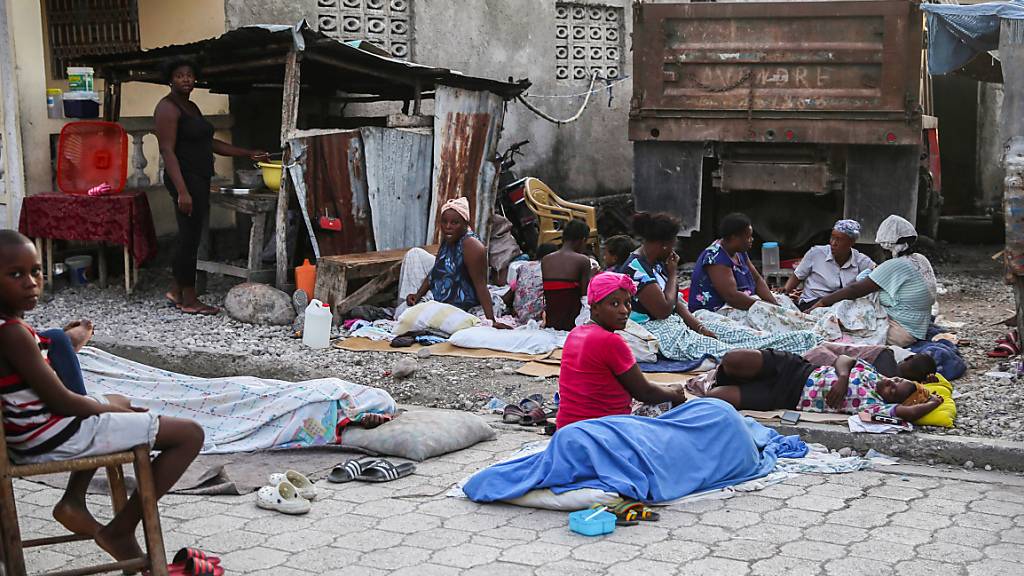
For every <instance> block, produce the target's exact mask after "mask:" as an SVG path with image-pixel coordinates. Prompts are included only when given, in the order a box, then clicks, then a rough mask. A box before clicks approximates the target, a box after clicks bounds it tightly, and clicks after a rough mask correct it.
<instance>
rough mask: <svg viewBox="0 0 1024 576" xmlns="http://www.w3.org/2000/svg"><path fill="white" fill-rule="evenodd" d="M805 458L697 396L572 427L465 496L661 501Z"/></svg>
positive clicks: (472, 485)
mask: <svg viewBox="0 0 1024 576" xmlns="http://www.w3.org/2000/svg"><path fill="white" fill-rule="evenodd" d="M806 454H807V445H806V444H804V443H803V442H802V441H800V439H799V437H797V436H781V435H780V434H779V433H778V432H775V431H774V430H772V429H771V428H766V427H764V426H762V425H760V424H758V423H757V422H754V421H753V420H751V419H750V418H746V419H745V418H744V417H743V416H741V415H740V414H739V413H738V412H737V411H736V410H735V409H734V408H733V407H732V406H730V405H729V404H727V403H725V402H723V401H721V400H717V399H714V398H700V399H697V400H691V401H689V402H687V403H685V404H683V405H682V406H679V407H678V408H675V409H673V410H670V411H669V412H666V413H664V414H662V415H661V416H659V417H658V418H646V417H643V416H606V417H604V418H599V419H595V420H584V421H582V422H576V423H574V424H570V425H569V426H566V427H565V428H562V429H561V430H559V431H558V432H556V433H555V435H554V437H552V439H551V443H550V444H548V447H547V449H545V450H544V451H543V452H539V453H537V454H531V455H529V456H524V457H523V458H519V459H516V460H512V461H509V462H503V463H500V464H495V465H494V466H491V467H490V468H486V469H484V470H482V471H481V472H479V473H478V474H476V475H475V476H473V477H472V478H471V479H470V480H469V481H468V482H467V483H466V485H465V486H464V487H463V491H464V492H465V493H466V495H467V496H468V497H469V498H470V499H471V500H475V501H477V502H495V501H499V500H508V499H511V498H517V497H519V496H522V495H523V494H526V493H527V492H529V491H530V490H534V489H537V488H550V489H551V491H552V492H554V493H556V494H561V493H563V492H568V491H570V490H576V489H579V488H596V489H598V490H604V491H606V492H616V493H618V494H619V495H621V496H624V497H627V498H633V499H635V500H641V501H643V502H648V503H655V502H666V501H669V500H675V499H677V498H682V497H683V496H686V495H688V494H692V493H694V492H700V491H703V490H711V489H715V488H722V487H724V486H732V485H734V484H739V483H740V482H746V481H747V480H753V479H755V478H760V477H762V476H766V475H767V474H769V473H770V472H771V471H772V470H773V469H774V468H775V462H776V459H777V458H779V457H791V458H799V457H803V456H805V455H806Z"/></svg>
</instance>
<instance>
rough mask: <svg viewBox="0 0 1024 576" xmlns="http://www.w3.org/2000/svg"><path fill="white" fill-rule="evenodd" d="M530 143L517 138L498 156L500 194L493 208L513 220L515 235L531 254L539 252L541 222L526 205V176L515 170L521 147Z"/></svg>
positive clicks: (521, 245) (518, 241) (521, 247)
mask: <svg viewBox="0 0 1024 576" xmlns="http://www.w3.org/2000/svg"><path fill="white" fill-rule="evenodd" d="M529 143H530V141H529V140H523V141H522V142H516V143H515V144H513V145H511V146H509V147H508V149H507V150H505V152H503V153H502V154H500V155H499V156H498V157H497V158H496V159H495V160H496V161H497V162H498V165H499V172H498V197H497V199H496V206H495V207H494V208H495V212H498V213H500V214H501V215H502V216H504V217H505V218H507V219H508V220H509V222H511V223H512V236H513V237H515V239H516V242H517V243H518V244H519V248H520V249H522V251H523V252H525V253H527V254H529V255H530V256H531V257H532V256H533V255H535V254H536V253H537V239H538V237H539V236H540V226H539V223H538V222H537V215H536V214H534V213H533V211H532V210H530V207H529V206H527V205H526V178H525V177H524V178H519V177H518V176H517V175H516V173H515V172H514V171H513V170H512V168H513V167H514V166H515V165H516V156H517V155H522V152H521V151H520V149H521V148H522V147H523V146H526V145H527V144H529Z"/></svg>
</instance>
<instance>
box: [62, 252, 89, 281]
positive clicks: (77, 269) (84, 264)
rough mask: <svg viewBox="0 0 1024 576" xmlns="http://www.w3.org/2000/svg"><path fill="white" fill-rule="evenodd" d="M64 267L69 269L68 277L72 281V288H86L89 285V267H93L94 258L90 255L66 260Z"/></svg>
mask: <svg viewBox="0 0 1024 576" xmlns="http://www.w3.org/2000/svg"><path fill="white" fill-rule="evenodd" d="M64 265H65V266H67V267H68V276H69V277H70V279H71V285H72V286H84V285H86V284H88V283H89V279H88V278H87V277H86V272H87V271H88V270H89V267H90V266H92V256H89V255H88V254H86V255H84V256H72V257H70V258H68V259H67V260H64Z"/></svg>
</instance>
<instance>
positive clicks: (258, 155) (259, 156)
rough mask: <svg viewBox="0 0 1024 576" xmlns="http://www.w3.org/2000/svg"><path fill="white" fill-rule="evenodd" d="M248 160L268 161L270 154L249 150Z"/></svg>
mask: <svg viewBox="0 0 1024 576" xmlns="http://www.w3.org/2000/svg"><path fill="white" fill-rule="evenodd" d="M249 158H250V159H252V160H253V161H256V160H269V159H270V153H269V152H265V151H263V150H250V151H249Z"/></svg>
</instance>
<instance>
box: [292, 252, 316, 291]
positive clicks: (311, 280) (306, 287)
mask: <svg viewBox="0 0 1024 576" xmlns="http://www.w3.org/2000/svg"><path fill="white" fill-rule="evenodd" d="M295 287H296V288H297V289H299V290H302V291H303V292H305V293H306V296H308V297H309V298H310V299H312V298H313V289H314V288H315V287H316V266H315V265H313V264H310V263H309V260H303V261H302V266H296V267H295Z"/></svg>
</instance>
